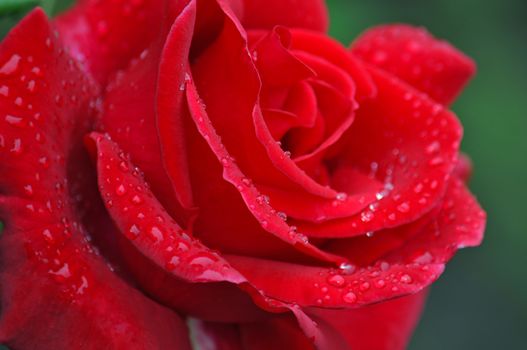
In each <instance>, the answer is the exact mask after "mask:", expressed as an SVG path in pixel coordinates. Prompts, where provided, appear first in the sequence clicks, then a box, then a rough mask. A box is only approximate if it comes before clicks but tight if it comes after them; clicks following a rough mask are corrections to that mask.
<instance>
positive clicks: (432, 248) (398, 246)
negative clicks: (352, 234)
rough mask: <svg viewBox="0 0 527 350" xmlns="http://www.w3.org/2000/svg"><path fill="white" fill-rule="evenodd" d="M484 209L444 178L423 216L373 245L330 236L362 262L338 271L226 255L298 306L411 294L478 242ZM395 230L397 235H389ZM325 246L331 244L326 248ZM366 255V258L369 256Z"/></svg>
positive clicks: (364, 301) (269, 290)
mask: <svg viewBox="0 0 527 350" xmlns="http://www.w3.org/2000/svg"><path fill="white" fill-rule="evenodd" d="M484 227H485V213H484V212H483V211H482V209H481V208H480V207H479V205H478V203H477V201H476V200H475V199H474V198H473V197H472V195H471V194H470V193H469V192H468V191H467V189H466V188H465V187H464V185H463V183H462V181H461V180H459V179H457V178H454V179H452V181H451V182H450V184H449V186H448V189H447V191H446V194H445V199H444V201H443V202H441V203H440V204H439V205H438V206H437V208H436V210H434V211H433V212H431V213H430V215H429V216H427V217H425V218H423V221H422V222H421V221H418V222H416V223H414V224H412V225H407V226H405V227H402V228H401V229H400V231H397V230H393V231H390V230H387V231H386V232H379V233H377V235H378V236H379V237H378V238H379V240H380V241H378V245H374V246H373V247H372V246H370V245H368V244H367V243H366V242H365V240H368V238H357V239H355V240H348V241H341V242H339V241H334V242H331V243H330V244H329V246H327V248H331V245H333V246H334V247H335V248H336V249H334V250H332V251H335V252H337V253H339V254H342V255H344V256H346V255H349V257H350V259H351V260H352V261H354V256H355V253H357V254H358V255H359V256H360V255H361V254H362V255H366V256H367V252H362V250H369V251H370V254H371V255H372V256H373V260H370V261H368V259H367V258H363V261H359V262H361V263H365V264H366V265H362V266H365V267H361V268H357V267H355V266H351V265H348V266H343V267H344V268H341V269H340V271H339V270H335V269H327V268H318V267H313V266H305V265H299V264H291V263H283V262H277V261H260V260H258V259H254V258H248V257H237V256H229V257H227V259H228V260H229V262H230V263H231V264H233V266H235V267H236V268H237V269H238V270H239V271H240V272H241V273H243V274H244V276H245V277H246V278H247V279H248V280H249V282H251V283H252V284H253V285H254V286H256V288H258V289H261V290H262V291H263V292H264V293H266V294H267V295H269V296H271V297H273V298H276V299H279V300H284V301H288V302H296V303H298V304H300V305H303V306H306V305H307V306H325V307H356V306H359V305H364V304H369V303H374V302H377V301H382V300H386V299H390V298H393V297H396V296H400V295H404V294H408V293H415V292H417V291H419V290H421V289H422V288H424V287H426V286H428V285H429V284H430V283H431V282H433V281H434V280H435V279H436V278H437V277H438V276H439V274H440V273H441V272H442V271H443V268H444V264H446V262H447V261H448V260H450V258H451V257H452V256H453V254H454V253H455V252H456V251H457V250H458V249H459V248H463V247H468V246H475V245H478V244H480V242H481V240H482V237H483V230H484ZM390 235H397V237H393V239H392V237H390ZM330 250H331V249H330ZM370 258H371V257H370Z"/></svg>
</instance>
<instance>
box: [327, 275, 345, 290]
mask: <svg viewBox="0 0 527 350" xmlns="http://www.w3.org/2000/svg"><path fill="white" fill-rule="evenodd" d="M328 283H329V284H331V285H332V286H334V287H338V288H341V287H343V286H344V284H345V283H346V280H345V279H344V277H342V276H341V275H333V276H330V277H328Z"/></svg>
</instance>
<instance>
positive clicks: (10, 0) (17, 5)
mask: <svg viewBox="0 0 527 350" xmlns="http://www.w3.org/2000/svg"><path fill="white" fill-rule="evenodd" d="M43 2H49V1H43ZM38 4H39V1H38V0H0V16H6V15H10V14H13V13H18V12H23V11H26V10H28V9H29V8H31V7H33V6H37V5H38Z"/></svg>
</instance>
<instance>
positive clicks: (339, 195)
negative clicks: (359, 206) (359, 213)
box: [335, 192, 348, 202]
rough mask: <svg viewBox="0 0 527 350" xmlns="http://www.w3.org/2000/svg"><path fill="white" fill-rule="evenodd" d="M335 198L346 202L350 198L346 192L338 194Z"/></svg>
mask: <svg viewBox="0 0 527 350" xmlns="http://www.w3.org/2000/svg"><path fill="white" fill-rule="evenodd" d="M335 198H336V199H337V200H338V201H341V202H344V201H345V200H346V199H347V198H348V195H347V194H346V193H344V192H340V193H337V196H336V197H335Z"/></svg>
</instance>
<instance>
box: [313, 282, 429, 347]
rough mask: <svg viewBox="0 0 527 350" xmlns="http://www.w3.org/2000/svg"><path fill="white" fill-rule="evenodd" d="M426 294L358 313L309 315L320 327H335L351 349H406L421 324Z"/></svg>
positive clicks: (327, 311)
mask: <svg viewBox="0 0 527 350" xmlns="http://www.w3.org/2000/svg"><path fill="white" fill-rule="evenodd" d="M426 295H427V292H426V291H422V292H420V293H417V294H413V295H409V296H406V297H403V298H398V299H395V300H391V301H385V302H382V303H379V304H375V305H370V306H366V307H363V308H359V309H355V310H327V309H312V310H311V311H310V313H311V314H312V315H313V317H314V319H315V320H316V321H317V322H318V323H319V324H321V325H323V324H328V325H329V326H331V327H332V328H334V329H335V330H336V331H337V332H338V333H339V334H340V335H341V336H342V337H344V338H345V339H346V342H347V344H348V346H349V348H350V349H360V350H404V349H406V346H407V345H408V343H409V341H410V337H411V335H412V333H413V331H414V328H415V326H416V325H417V322H418V321H419V317H420V316H421V312H422V310H423V306H424V302H425V299H426Z"/></svg>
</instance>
